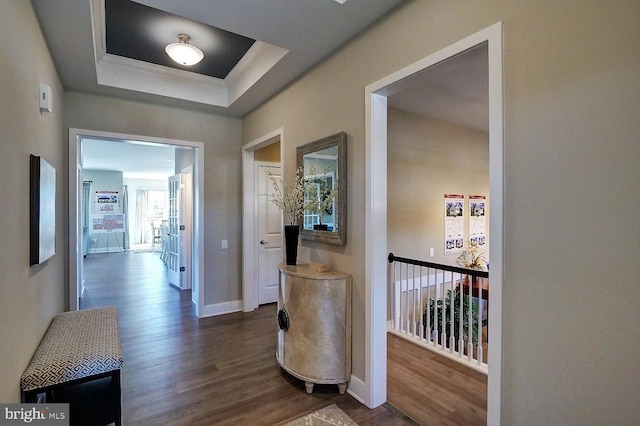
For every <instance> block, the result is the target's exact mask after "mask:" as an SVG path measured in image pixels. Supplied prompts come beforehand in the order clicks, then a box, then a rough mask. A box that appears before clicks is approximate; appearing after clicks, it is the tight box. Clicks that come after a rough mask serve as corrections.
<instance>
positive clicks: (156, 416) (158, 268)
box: [81, 252, 414, 426]
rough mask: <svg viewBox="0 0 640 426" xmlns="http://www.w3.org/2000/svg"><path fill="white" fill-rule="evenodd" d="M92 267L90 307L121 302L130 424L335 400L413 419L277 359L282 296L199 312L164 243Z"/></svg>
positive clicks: (239, 416) (278, 412) (298, 410)
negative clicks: (307, 386) (167, 262)
mask: <svg viewBox="0 0 640 426" xmlns="http://www.w3.org/2000/svg"><path fill="white" fill-rule="evenodd" d="M84 267H85V285H86V290H85V293H84V297H83V299H82V302H81V306H82V308H83V309H86V308H91V307H99V306H108V305H116V306H117V307H118V313H119V322H120V330H121V338H122V349H123V357H124V365H123V369H122V413H123V414H122V417H123V423H124V424H125V425H277V424H280V423H283V422H286V421H289V420H292V419H294V418H297V417H299V416H301V415H303V414H306V413H309V412H312V411H315V410H316V409H319V408H322V407H325V406H327V405H330V404H332V403H335V404H337V405H338V406H339V407H340V408H341V409H342V410H343V411H345V412H346V413H347V414H348V415H349V416H350V417H351V418H352V419H353V420H354V421H356V422H357V423H358V424H362V425H385V426H387V425H389V426H394V425H405V424H414V423H413V422H412V421H411V420H409V419H407V418H404V419H403V416H402V414H400V413H398V412H397V411H396V410H395V409H394V408H393V407H391V406H389V405H388V404H385V405H383V406H380V407H378V408H376V409H374V410H370V409H368V408H367V407H365V406H364V405H362V404H360V403H359V402H358V401H356V400H355V399H354V398H353V397H351V396H350V395H348V394H345V395H340V394H339V393H338V391H337V387H336V386H333V385H316V386H315V388H314V392H313V394H311V395H309V394H307V393H306V392H305V390H304V383H303V382H301V381H299V380H297V379H295V378H293V377H292V376H290V375H288V374H287V373H285V372H284V371H282V369H280V367H279V366H278V363H277V361H276V359H275V351H276V338H275V336H276V321H275V318H276V307H275V305H274V304H271V305H265V306H262V307H260V308H259V309H257V310H255V311H253V312H250V313H242V312H237V313H232V314H227V315H221V316H216V317H210V318H202V319H198V318H197V317H196V316H195V315H194V310H193V304H192V303H191V300H190V298H191V295H190V292H188V291H179V290H177V289H175V288H173V287H171V286H169V284H168V283H167V277H166V273H165V268H164V265H163V264H162V262H161V261H160V259H159V256H158V253H153V252H151V253H135V252H128V253H123V254H120V253H110V254H96V255H90V256H88V257H87V258H85V262H84Z"/></svg>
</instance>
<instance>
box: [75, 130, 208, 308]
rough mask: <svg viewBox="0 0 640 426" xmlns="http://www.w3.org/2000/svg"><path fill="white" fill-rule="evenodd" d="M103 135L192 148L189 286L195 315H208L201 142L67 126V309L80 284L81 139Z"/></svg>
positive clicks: (102, 136) (77, 294) (125, 141)
mask: <svg viewBox="0 0 640 426" xmlns="http://www.w3.org/2000/svg"><path fill="white" fill-rule="evenodd" d="M84 137H90V138H93V139H95V138H106V139H109V140H112V141H119V142H121V143H129V142H128V141H143V142H151V143H155V144H161V145H167V146H179V147H183V148H186V149H192V150H193V152H194V156H195V162H194V165H193V173H194V175H193V221H194V225H193V233H192V234H193V255H192V258H193V271H192V280H193V283H192V286H193V288H194V296H193V297H194V300H195V311H196V312H195V314H196V316H198V317H203V316H206V315H207V312H206V310H205V306H204V252H203V247H204V203H203V197H204V143H202V142H194V141H186V140H175V139H164V138H158V137H152V136H142V135H135V134H125V133H115V132H104V131H98V130H88V129H77V128H69V226H68V229H69V233H68V237H69V271H70V272H69V294H68V296H69V308H70V309H72V310H73V309H77V306H78V299H77V298H78V296H79V293H80V291H79V286H80V283H81V282H82V266H81V263H82V250H81V248H80V245H79V244H81V241H82V238H81V236H82V226H81V224H80V223H79V222H81V220H80V218H81V216H80V215H79V214H80V213H79V212H80V210H79V209H80V205H81V196H80V194H81V189H82V167H81V166H82V164H81V163H79V162H78V161H79V160H78V159H79V158H81V151H82V139H83V138H84Z"/></svg>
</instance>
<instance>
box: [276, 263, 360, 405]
mask: <svg viewBox="0 0 640 426" xmlns="http://www.w3.org/2000/svg"><path fill="white" fill-rule="evenodd" d="M278 269H279V288H278V348H277V351H276V358H277V360H278V363H279V364H280V366H281V367H282V368H283V369H284V370H285V371H287V372H288V373H290V374H291V375H293V376H295V377H297V378H299V379H301V380H304V382H305V387H306V391H307V392H308V393H311V392H313V386H314V384H316V383H322V384H327V383H330V384H337V385H338V390H339V392H340V393H341V394H342V393H344V392H345V390H346V388H347V382H348V381H349V379H350V377H351V275H348V274H345V273H342V272H338V271H325V272H316V271H314V270H312V269H310V268H309V266H308V265H284V264H280V265H279V266H278Z"/></svg>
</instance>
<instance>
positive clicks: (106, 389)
mask: <svg viewBox="0 0 640 426" xmlns="http://www.w3.org/2000/svg"><path fill="white" fill-rule="evenodd" d="M121 367H122V348H121V345H120V332H119V329H118V313H117V310H116V308H115V307H114V306H110V307H106V308H96V309H88V310H84V311H71V312H64V313H61V314H59V315H57V316H55V317H54V318H53V320H52V321H51V324H50V325H49V329H48V330H47V332H46V333H45V335H44V337H43V338H42V341H41V342H40V345H39V346H38V348H37V350H36V352H35V354H34V355H33V358H32V359H31V362H30V364H29V366H28V367H27V369H26V370H25V372H24V374H23V375H22V378H21V380H20V388H21V391H22V402H43V403H53V402H68V403H69V404H70V420H71V424H109V423H115V424H116V425H119V424H121V408H120V368H121Z"/></svg>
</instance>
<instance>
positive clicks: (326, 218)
mask: <svg viewBox="0 0 640 426" xmlns="http://www.w3.org/2000/svg"><path fill="white" fill-rule="evenodd" d="M297 154H298V162H297V167H298V168H300V167H302V168H303V169H304V179H305V205H306V206H307V207H306V208H305V210H304V212H303V215H302V218H301V219H300V238H301V239H303V240H312V241H322V242H325V243H329V244H338V245H344V244H346V242H347V134H346V133H344V132H340V133H336V134H335V135H331V136H327V137H326V138H322V139H320V140H317V141H314V142H310V143H308V144H306V145H302V146H299V147H298V148H297Z"/></svg>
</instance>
